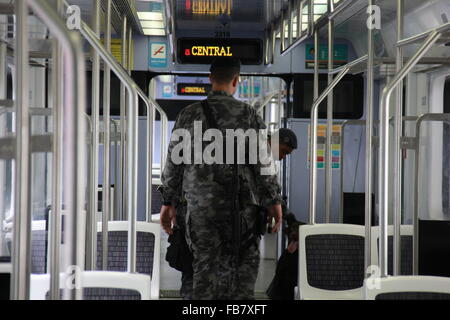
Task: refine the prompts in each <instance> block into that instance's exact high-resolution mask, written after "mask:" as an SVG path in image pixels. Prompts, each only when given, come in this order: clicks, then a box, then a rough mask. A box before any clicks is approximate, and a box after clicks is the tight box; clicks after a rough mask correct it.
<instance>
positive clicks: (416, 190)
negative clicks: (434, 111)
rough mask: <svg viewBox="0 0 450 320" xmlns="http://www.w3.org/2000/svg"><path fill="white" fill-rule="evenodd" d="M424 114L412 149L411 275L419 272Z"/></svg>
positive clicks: (417, 128) (418, 123)
mask: <svg viewBox="0 0 450 320" xmlns="http://www.w3.org/2000/svg"><path fill="white" fill-rule="evenodd" d="M425 117H426V115H424V114H422V115H421V116H419V117H418V118H417V121H416V148H415V150H414V152H415V154H414V162H415V164H414V177H415V179H414V217H413V228H414V237H413V242H414V243H413V275H415V276H416V275H418V274H419V165H420V158H419V156H420V126H421V124H422V121H423V119H424V118H425Z"/></svg>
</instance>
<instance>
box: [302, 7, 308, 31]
mask: <svg viewBox="0 0 450 320" xmlns="http://www.w3.org/2000/svg"><path fill="white" fill-rule="evenodd" d="M301 6H302V8H301V12H302V15H301V17H302V20H301V25H302V26H301V28H302V34H303V32H305V31H308V28H309V15H308V13H309V5H308V4H307V2H306V1H303V2H302V3H301Z"/></svg>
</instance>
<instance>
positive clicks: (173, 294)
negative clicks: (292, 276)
mask: <svg viewBox="0 0 450 320" xmlns="http://www.w3.org/2000/svg"><path fill="white" fill-rule="evenodd" d="M168 237H169V236H168V235H167V234H166V233H165V232H161V271H160V272H161V275H160V298H161V300H173V299H175V300H179V299H181V297H180V294H179V290H180V287H181V272H179V271H177V270H175V269H173V268H171V267H170V266H169V264H168V263H167V261H166V259H165V257H166V252H167V247H168V241H167V239H168ZM276 264H277V261H276V260H275V259H261V261H260V265H259V272H258V278H257V279H256V285H255V298H256V299H257V300H266V299H268V298H267V295H266V289H267V288H268V287H269V285H270V282H271V281H272V279H273V276H274V274H275V269H276Z"/></svg>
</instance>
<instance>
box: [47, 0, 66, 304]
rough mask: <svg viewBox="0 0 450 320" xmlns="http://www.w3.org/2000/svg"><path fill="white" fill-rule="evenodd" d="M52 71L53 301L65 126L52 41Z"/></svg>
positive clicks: (58, 53) (58, 57)
mask: <svg viewBox="0 0 450 320" xmlns="http://www.w3.org/2000/svg"><path fill="white" fill-rule="evenodd" d="M55 2H56V9H57V12H58V14H60V15H62V13H63V10H62V8H63V7H62V3H61V1H55ZM52 57H53V64H52V67H53V70H52V95H53V106H52V107H53V147H52V148H53V156H52V164H53V176H52V203H53V207H52V217H51V219H50V244H49V245H50V258H49V260H50V261H49V265H50V299H51V300H59V299H60V290H59V288H60V285H59V273H60V268H59V264H60V244H61V208H62V206H61V204H62V197H61V189H62V188H61V182H62V181H61V173H62V146H63V144H62V138H63V137H62V123H63V110H62V108H63V86H62V81H61V80H62V79H63V78H64V65H63V54H62V48H61V46H60V44H59V42H58V41H57V40H56V39H55V40H54V41H53V53H52Z"/></svg>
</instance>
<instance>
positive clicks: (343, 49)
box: [305, 43, 348, 69]
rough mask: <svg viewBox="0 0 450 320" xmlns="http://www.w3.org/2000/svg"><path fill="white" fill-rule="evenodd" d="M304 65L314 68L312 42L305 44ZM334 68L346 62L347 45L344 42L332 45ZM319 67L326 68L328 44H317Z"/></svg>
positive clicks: (307, 67)
mask: <svg viewBox="0 0 450 320" xmlns="http://www.w3.org/2000/svg"><path fill="white" fill-rule="evenodd" d="M305 49H306V52H305V67H306V69H314V44H311V43H310V44H306V45H305ZM333 58H334V68H337V67H340V66H342V65H344V64H346V63H347V62H348V46H347V45H346V44H335V45H334V57H333ZM319 69H328V45H326V44H320V45H319Z"/></svg>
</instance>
